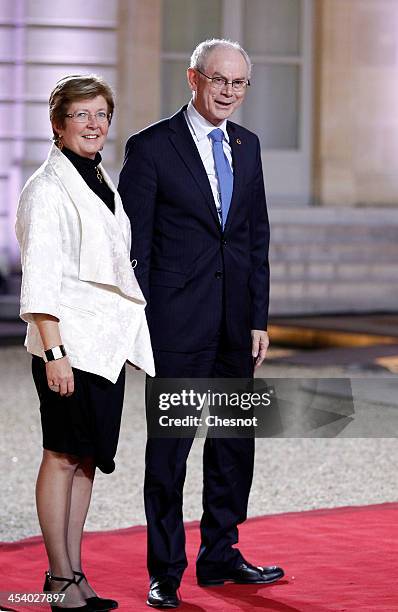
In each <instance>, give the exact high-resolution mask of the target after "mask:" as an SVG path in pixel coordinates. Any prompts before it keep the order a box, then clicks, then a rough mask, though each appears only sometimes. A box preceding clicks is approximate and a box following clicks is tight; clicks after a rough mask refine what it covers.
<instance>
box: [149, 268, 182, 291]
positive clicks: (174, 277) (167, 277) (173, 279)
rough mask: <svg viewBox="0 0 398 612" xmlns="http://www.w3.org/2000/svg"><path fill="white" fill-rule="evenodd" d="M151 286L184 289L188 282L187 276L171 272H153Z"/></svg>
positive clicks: (154, 270)
mask: <svg viewBox="0 0 398 612" xmlns="http://www.w3.org/2000/svg"><path fill="white" fill-rule="evenodd" d="M149 282H150V284H151V285H152V286H160V287H175V288H179V289H182V287H185V285H186V282H187V275H186V274H185V273H184V272H171V271H169V270H156V269H153V270H151V273H150V281H149Z"/></svg>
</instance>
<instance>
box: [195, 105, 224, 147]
mask: <svg viewBox="0 0 398 612" xmlns="http://www.w3.org/2000/svg"><path fill="white" fill-rule="evenodd" d="M187 117H188V121H189V123H190V126H191V128H192V131H193V133H194V134H195V138H196V139H197V141H198V142H200V141H201V140H203V139H204V138H207V137H208V135H209V134H210V132H211V131H212V130H214V129H216V127H217V128H219V129H220V130H222V131H223V132H224V138H225V140H226V141H227V142H229V136H228V132H227V120H226V119H224V121H223V122H222V123H221V125H217V126H215V125H213V124H212V123H210V121H207V119H205V118H204V117H203V116H202V115H201V114H200V113H199V112H198V111H197V110H196V108H195V107H194V105H193V103H192V100H190V102H189V104H188V107H187Z"/></svg>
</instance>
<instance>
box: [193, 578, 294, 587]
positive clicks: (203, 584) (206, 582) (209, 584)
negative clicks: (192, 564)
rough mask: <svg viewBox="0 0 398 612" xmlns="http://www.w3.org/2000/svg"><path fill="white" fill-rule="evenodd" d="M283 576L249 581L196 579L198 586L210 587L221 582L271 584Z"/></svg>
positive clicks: (221, 583)
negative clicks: (203, 580)
mask: <svg viewBox="0 0 398 612" xmlns="http://www.w3.org/2000/svg"><path fill="white" fill-rule="evenodd" d="M281 578H283V576H278V577H277V578H273V579H272V580H266V581H265V580H251V581H250V582H244V581H239V580H233V579H232V578H225V579H224V580H206V581H205V582H202V581H199V580H198V586H201V587H212V586H222V585H223V584H225V583H226V582H227V583H230V584H273V583H274V582H277V581H278V580H281Z"/></svg>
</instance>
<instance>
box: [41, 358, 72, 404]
mask: <svg viewBox="0 0 398 612" xmlns="http://www.w3.org/2000/svg"><path fill="white" fill-rule="evenodd" d="M46 374H47V382H48V386H49V387H50V389H51V391H54V392H55V393H59V394H60V395H61V396H66V397H69V396H70V395H72V393H73V391H74V390H75V384H74V379H73V371H72V368H71V365H70V363H69V359H68V357H62V359H55V360H54V361H48V362H47V363H46Z"/></svg>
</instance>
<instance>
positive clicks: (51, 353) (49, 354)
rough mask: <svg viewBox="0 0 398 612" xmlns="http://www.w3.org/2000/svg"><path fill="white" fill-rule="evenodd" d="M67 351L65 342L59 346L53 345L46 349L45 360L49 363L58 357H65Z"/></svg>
mask: <svg viewBox="0 0 398 612" xmlns="http://www.w3.org/2000/svg"><path fill="white" fill-rule="evenodd" d="M65 355H66V351H65V348H64V345H63V344H60V345H59V346H53V348H50V349H48V350H47V351H44V361H45V362H46V363H47V362H48V361H56V360H57V359H62V357H65Z"/></svg>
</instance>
